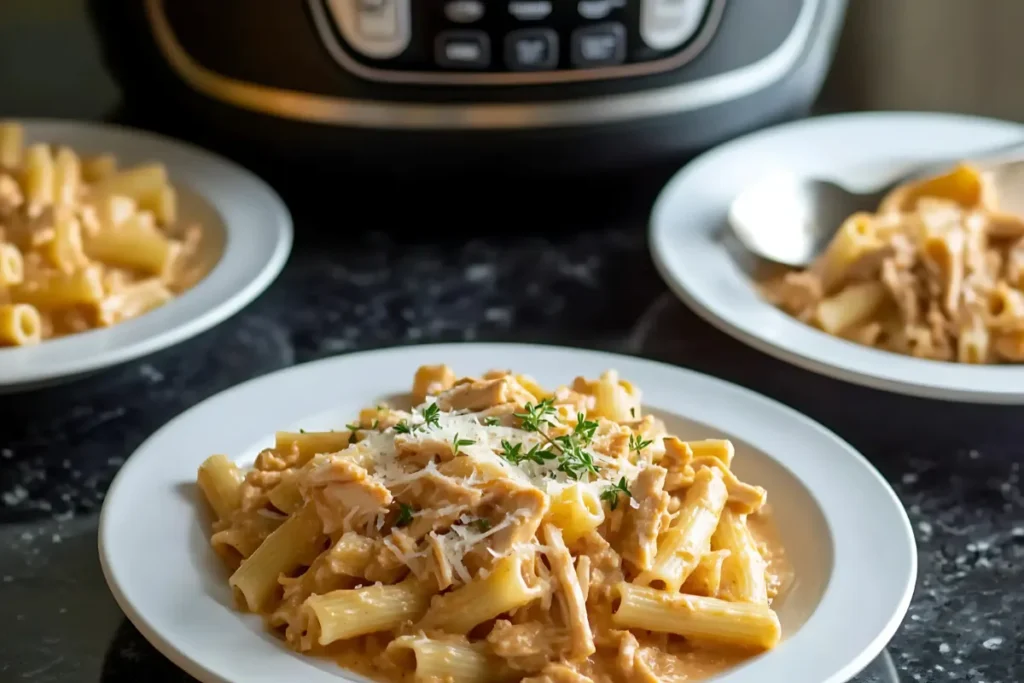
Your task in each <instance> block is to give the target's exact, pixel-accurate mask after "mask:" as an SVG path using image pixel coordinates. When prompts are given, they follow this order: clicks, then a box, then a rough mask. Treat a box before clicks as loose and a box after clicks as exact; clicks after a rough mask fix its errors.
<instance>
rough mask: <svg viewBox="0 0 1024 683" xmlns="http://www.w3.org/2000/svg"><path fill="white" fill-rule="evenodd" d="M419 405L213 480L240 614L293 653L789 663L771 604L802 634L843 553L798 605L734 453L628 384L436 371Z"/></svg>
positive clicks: (479, 675)
mask: <svg viewBox="0 0 1024 683" xmlns="http://www.w3.org/2000/svg"><path fill="white" fill-rule="evenodd" d="M412 395H413V401H412V402H411V404H412V405H415V406H416V407H415V408H412V409H410V408H409V407H408V406H407V405H403V406H402V407H397V406H396V405H395V403H394V402H392V403H390V404H388V405H385V404H377V403H374V404H372V405H371V407H369V408H367V409H365V410H363V411H361V412H360V414H359V415H358V417H357V418H354V419H353V421H352V422H350V423H348V424H347V425H344V426H341V429H338V430H334V431H306V430H297V431H280V432H278V433H277V434H276V436H275V438H274V445H273V446H272V447H270V448H267V449H264V450H262V451H261V452H260V453H259V454H258V455H257V457H256V459H255V463H254V465H255V466H254V468H253V469H250V470H248V471H247V472H246V471H244V470H242V469H239V468H238V467H237V466H236V465H235V464H234V463H233V462H231V461H230V460H229V459H227V458H225V457H224V456H221V455H215V456H211V457H210V458H209V459H207V460H206V461H205V462H204V463H203V465H202V466H201V467H200V469H199V478H198V483H199V487H200V488H201V490H202V491H203V493H204V496H205V498H206V500H207V501H208V502H209V503H210V506H211V508H212V509H213V510H214V512H215V515H216V518H217V521H216V523H215V525H214V529H215V533H214V534H213V536H212V543H213V546H214V548H215V549H216V550H217V551H218V553H219V554H221V555H222V556H223V557H224V558H225V559H226V560H227V561H228V564H229V565H230V566H232V567H233V568H234V572H233V574H232V576H231V579H230V582H229V583H230V585H231V586H232V588H233V590H234V592H235V595H236V598H237V599H238V600H239V603H240V605H241V606H242V607H243V608H244V609H246V610H248V611H253V612H257V613H260V614H261V615H263V617H264V618H265V620H266V622H267V624H268V625H269V626H270V627H271V628H272V629H274V630H276V631H277V632H278V633H279V634H280V635H281V636H282V637H283V639H284V640H285V641H286V642H287V644H288V645H289V646H291V647H292V648H294V649H296V650H299V651H301V652H306V653H310V654H317V655H322V656H328V657H331V658H334V659H336V660H338V661H339V663H341V664H342V665H343V666H346V667H348V668H351V669H354V670H356V671H358V672H360V673H362V674H364V675H367V676H370V677H372V678H374V679H377V680H386V681H403V680H412V679H415V680H416V681H418V682H423V683H428V682H433V681H449V682H450V683H484V682H485V681H499V680H509V681H512V680H523V681H528V682H530V683H550V682H554V683H557V682H559V681H563V680H566V681H568V680H571V681H576V682H577V683H587V682H589V681H598V682H601V681H631V680H651V681H655V680H664V681H671V680H694V679H696V678H703V677H706V676H709V675H713V674H715V673H718V672H720V671H722V670H724V669H726V668H728V667H730V666H733V665H735V664H737V663H739V662H741V661H743V660H745V659H747V658H749V657H752V656H754V655H756V654H757V653H758V652H761V651H764V650H766V649H770V648H772V647H773V646H774V645H775V644H777V643H778V641H779V639H780V637H781V636H782V633H783V630H782V626H780V621H779V618H778V616H777V615H776V613H775V609H776V608H779V609H780V612H781V614H782V616H783V621H782V624H784V625H785V627H786V630H787V632H788V631H790V630H792V629H793V628H794V627H795V626H796V625H799V624H800V623H802V621H803V620H806V618H807V617H808V615H809V614H810V613H811V611H812V610H813V609H814V607H815V605H816V604H817V600H818V599H819V598H820V596H821V592H822V591H823V590H824V585H825V577H827V575H828V571H829V570H828V568H827V566H828V564H829V563H830V562H831V557H830V553H829V552H828V547H827V546H824V547H821V546H818V547H811V548H809V547H807V546H806V544H804V547H803V548H802V549H799V550H796V551H794V552H796V555H797V556H796V560H797V561H796V565H797V566H800V565H803V566H804V567H808V566H813V567H814V569H813V571H811V572H809V575H808V576H807V577H805V580H804V581H803V585H802V586H801V589H800V590H798V591H793V590H791V589H792V579H793V573H792V566H791V565H790V555H789V553H790V551H789V550H787V549H786V548H784V547H783V544H782V543H781V541H780V536H779V535H778V533H777V531H776V530H775V528H774V522H773V520H772V516H771V515H770V514H769V513H768V509H769V508H768V506H767V505H766V495H767V494H766V490H765V489H764V488H761V487H760V486H754V485H751V484H748V483H745V481H744V479H742V478H740V476H738V474H737V472H739V473H741V474H744V475H745V468H744V467H743V465H741V464H739V463H740V462H742V460H743V459H742V458H741V457H740V456H736V449H735V448H734V445H733V443H732V442H731V441H729V440H725V439H708V438H692V439H690V438H689V437H688V436H687V437H686V438H687V440H683V439H681V438H680V435H684V434H688V433H694V432H695V430H694V428H693V426H692V425H687V424H686V423H685V422H684V421H680V420H678V419H677V418H673V417H672V416H670V415H665V416H664V417H665V419H662V418H661V417H659V416H656V415H654V414H646V415H645V414H643V409H642V407H641V402H640V390H639V389H638V388H637V387H634V386H633V385H631V384H630V383H629V382H627V381H625V380H620V379H619V378H618V376H617V374H616V373H614V372H607V373H605V374H603V375H601V377H600V378H599V379H597V380H593V381H590V380H586V379H583V378H577V379H576V380H575V381H574V382H573V383H571V384H570V385H567V386H563V387H560V388H558V389H554V390H552V391H548V390H545V389H543V388H541V387H540V386H539V385H538V384H537V383H536V382H535V381H534V380H532V379H531V378H529V377H528V376H524V375H515V374H512V373H504V372H492V373H487V374H484V375H483V376H482V377H481V378H466V379H462V380H456V376H455V375H454V374H453V372H452V371H451V369H449V368H448V367H447V366H424V367H421V368H420V369H419V371H417V373H416V377H415V380H414V383H413V391H412ZM675 428H678V430H679V431H678V432H676V431H675ZM671 434H677V435H671ZM743 450H745V449H741V452H742V451H743ZM734 456H736V457H735V458H734ZM734 462H735V463H736V466H735V467H734ZM749 471H750V473H751V475H752V480H753V481H766V482H771V481H773V480H776V479H778V478H781V477H785V474H784V473H783V472H782V471H780V469H779V468H777V466H776V467H775V468H773V467H770V466H769V467H763V466H762V467H757V466H752V467H749ZM788 488H790V489H792V487H788ZM790 494H791V495H793V496H795V498H797V499H800V500H799V502H800V503H802V504H803V505H804V506H805V508H804V509H805V511H806V510H810V509H813V507H814V503H813V499H812V498H811V497H810V495H809V494H808V493H807V492H806V491H795V490H790ZM782 517H783V520H782V521H783V522H784V523H786V524H787V525H792V527H793V529H792V530H791V531H790V534H789V537H790V538H794V537H808V536H817V537H821V536H822V535H825V536H827V533H828V532H827V530H825V529H823V528H822V527H823V520H821V518H820V516H817V517H815V516H814V515H808V514H801V515H793V514H792V513H789V512H788V511H787V513H784V514H783V515H782ZM815 565H816V566H815Z"/></svg>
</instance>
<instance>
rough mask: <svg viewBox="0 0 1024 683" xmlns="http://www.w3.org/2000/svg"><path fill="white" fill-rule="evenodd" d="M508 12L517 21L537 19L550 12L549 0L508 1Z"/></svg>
mask: <svg viewBox="0 0 1024 683" xmlns="http://www.w3.org/2000/svg"><path fill="white" fill-rule="evenodd" d="M508 13H509V14H511V15H512V16H514V17H515V18H516V19H518V20H519V21H538V20H540V19H545V18H547V16H548V15H549V14H551V2H550V1H549V0H513V1H512V2H510V3H508Z"/></svg>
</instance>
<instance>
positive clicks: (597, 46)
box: [572, 22, 626, 67]
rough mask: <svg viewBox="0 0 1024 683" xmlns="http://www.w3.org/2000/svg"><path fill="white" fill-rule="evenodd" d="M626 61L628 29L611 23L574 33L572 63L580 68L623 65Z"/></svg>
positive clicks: (586, 27)
mask: <svg viewBox="0 0 1024 683" xmlns="http://www.w3.org/2000/svg"><path fill="white" fill-rule="evenodd" d="M625 59H626V27H625V26H623V25H622V24H617V23H613V22H609V23H606V24H595V25H593V26H583V27H582V28H578V29H576V30H575V31H573V32H572V63H573V65H574V66H578V67H591V66H609V65H613V64H621V63H622V62H623V61H625Z"/></svg>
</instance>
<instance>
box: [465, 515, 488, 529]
mask: <svg viewBox="0 0 1024 683" xmlns="http://www.w3.org/2000/svg"><path fill="white" fill-rule="evenodd" d="M469 526H471V527H474V528H475V529H476V530H477V531H480V532H484V531H489V530H490V528H491V520H489V519H487V518H485V517H481V518H479V519H474V520H473V521H472V522H470V523H469Z"/></svg>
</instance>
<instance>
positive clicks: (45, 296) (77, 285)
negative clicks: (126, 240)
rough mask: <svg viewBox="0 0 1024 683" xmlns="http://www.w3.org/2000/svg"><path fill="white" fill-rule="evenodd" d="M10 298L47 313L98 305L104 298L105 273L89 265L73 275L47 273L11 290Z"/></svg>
mask: <svg viewBox="0 0 1024 683" xmlns="http://www.w3.org/2000/svg"><path fill="white" fill-rule="evenodd" d="M11 299H12V300H14V301H15V302H17V303H24V304H32V305H33V306H35V307H36V308H41V309H44V310H46V309H53V308H69V307H72V306H79V305H89V304H98V303H99V302H100V301H101V300H102V299H103V280H102V271H101V270H100V268H99V267H97V266H92V265H90V266H86V267H85V268H82V269H81V270H76V271H74V272H73V273H60V272H53V273H45V274H44V275H42V276H41V277H39V278H38V279H35V280H31V281H25V282H23V283H22V284H20V285H17V286H15V287H12V288H11Z"/></svg>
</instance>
